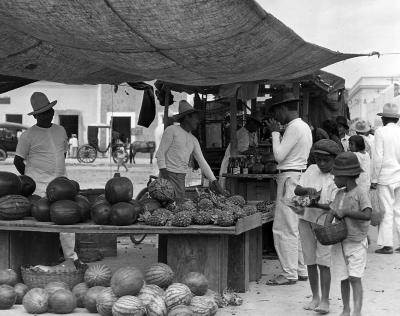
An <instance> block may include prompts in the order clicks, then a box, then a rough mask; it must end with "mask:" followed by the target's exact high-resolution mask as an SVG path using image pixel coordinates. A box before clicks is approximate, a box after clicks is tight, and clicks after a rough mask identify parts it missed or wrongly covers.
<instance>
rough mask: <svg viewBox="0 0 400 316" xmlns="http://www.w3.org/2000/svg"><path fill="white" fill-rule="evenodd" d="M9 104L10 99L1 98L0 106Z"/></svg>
mask: <svg viewBox="0 0 400 316" xmlns="http://www.w3.org/2000/svg"><path fill="white" fill-rule="evenodd" d="M10 103H11V99H10V97H2V98H0V104H10Z"/></svg>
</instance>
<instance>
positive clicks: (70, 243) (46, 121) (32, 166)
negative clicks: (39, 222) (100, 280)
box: [14, 92, 81, 266]
mask: <svg viewBox="0 0 400 316" xmlns="http://www.w3.org/2000/svg"><path fill="white" fill-rule="evenodd" d="M56 103H57V101H53V102H50V101H49V99H48V98H47V96H46V95H45V94H44V93H42V92H34V93H33V94H32V96H31V105H32V108H33V111H32V112H30V113H28V115H33V117H34V118H35V119H36V125H33V126H32V127H31V128H29V129H28V130H26V131H25V132H23V133H22V134H21V137H20V138H19V140H18V145H17V150H16V154H15V158H14V165H15V167H16V168H17V170H18V171H19V173H20V174H25V175H27V176H29V177H31V178H32V179H33V180H35V182H36V191H35V193H36V194H38V195H40V196H45V195H46V187H47V185H48V184H49V182H50V181H52V180H53V179H54V178H56V177H60V176H66V169H65V155H66V153H67V151H68V138H67V133H66V132H65V129H64V127H62V126H59V125H56V124H53V123H52V120H53V117H54V110H53V106H54V105H55V104H56ZM60 242H61V247H62V249H63V252H64V259H65V260H67V261H68V262H71V263H72V262H73V263H75V266H79V265H80V264H81V263H80V261H79V260H78V256H77V254H76V252H75V250H74V249H75V234H71V233H60Z"/></svg>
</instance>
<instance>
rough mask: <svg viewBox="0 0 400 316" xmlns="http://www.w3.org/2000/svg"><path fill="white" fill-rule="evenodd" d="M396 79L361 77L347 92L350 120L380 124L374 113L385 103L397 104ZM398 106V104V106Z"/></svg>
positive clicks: (398, 79)
mask: <svg viewBox="0 0 400 316" xmlns="http://www.w3.org/2000/svg"><path fill="white" fill-rule="evenodd" d="M399 84H400V76H398V77H361V78H360V79H359V80H358V81H357V82H356V83H355V84H354V86H353V87H352V88H351V89H350V90H349V96H348V106H349V110H350V117H351V119H353V120H354V119H357V118H360V119H364V120H368V121H369V122H371V124H372V125H376V124H378V125H379V124H380V120H379V119H378V120H377V116H376V113H379V112H381V110H382V107H383V105H384V104H385V103H387V102H393V103H397V104H399V97H398V94H399V88H398V87H399ZM399 106H400V104H399Z"/></svg>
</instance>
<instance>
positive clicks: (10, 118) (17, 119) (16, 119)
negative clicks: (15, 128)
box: [6, 114, 22, 124]
mask: <svg viewBox="0 0 400 316" xmlns="http://www.w3.org/2000/svg"><path fill="white" fill-rule="evenodd" d="M6 122H12V123H20V124H22V114H6Z"/></svg>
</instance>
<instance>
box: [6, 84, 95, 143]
mask: <svg viewBox="0 0 400 316" xmlns="http://www.w3.org/2000/svg"><path fill="white" fill-rule="evenodd" d="M98 89H99V88H98V86H96V85H66V84H59V83H52V82H45V81H40V82H35V83H32V84H30V85H27V86H24V87H21V88H18V89H15V90H12V91H9V92H6V93H4V94H1V95H0V97H10V99H11V100H10V101H11V103H10V104H0V121H5V116H6V114H23V116H22V124H24V125H27V126H32V125H34V124H35V123H36V120H35V119H34V117H33V116H29V115H27V113H29V112H31V111H32V107H31V104H30V97H31V95H32V93H33V92H35V91H39V92H43V93H45V94H46V95H47V97H48V98H49V100H50V102H51V101H53V100H57V104H56V105H55V106H54V110H55V117H54V123H56V124H58V123H59V118H58V115H60V114H61V115H68V114H71V115H79V135H78V139H79V143H80V144H83V143H86V142H87V125H88V124H92V123H96V122H98V118H97V97H98Z"/></svg>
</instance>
